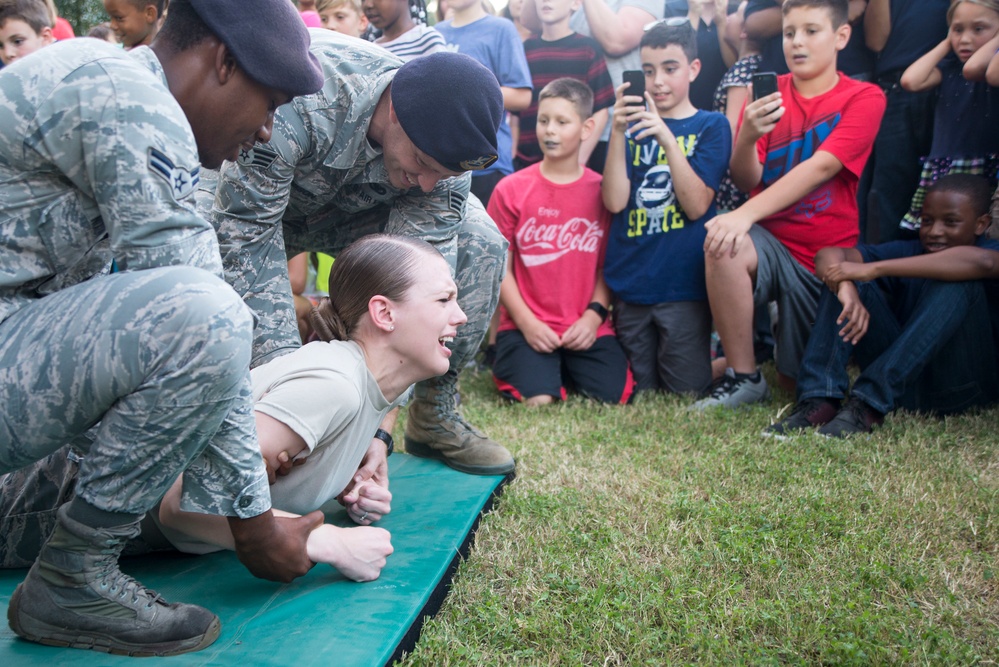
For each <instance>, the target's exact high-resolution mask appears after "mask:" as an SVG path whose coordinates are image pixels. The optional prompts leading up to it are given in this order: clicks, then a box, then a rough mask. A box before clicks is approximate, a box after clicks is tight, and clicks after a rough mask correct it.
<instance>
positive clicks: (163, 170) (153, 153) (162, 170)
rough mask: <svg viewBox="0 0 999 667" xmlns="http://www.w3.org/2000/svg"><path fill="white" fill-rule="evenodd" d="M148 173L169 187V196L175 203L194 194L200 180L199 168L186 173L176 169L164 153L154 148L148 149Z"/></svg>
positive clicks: (185, 170) (183, 170)
mask: <svg viewBox="0 0 999 667" xmlns="http://www.w3.org/2000/svg"><path fill="white" fill-rule="evenodd" d="M149 171H151V172H153V173H154V174H156V175H157V176H159V177H160V178H162V179H163V180H164V181H166V182H167V184H168V185H169V186H170V194H172V195H173V198H174V199H175V200H177V201H180V200H181V199H184V198H185V197H187V196H188V195H190V194H191V193H193V192H194V188H195V187H197V185H198V180H199V179H200V174H201V166H200V165H198V166H196V167H195V168H194V169H191V170H190V171H188V170H187V169H184V168H183V167H178V166H177V165H175V164H174V163H173V160H171V159H170V158H169V157H167V156H166V154H165V153H163V152H162V151H159V150H157V149H155V148H150V149H149Z"/></svg>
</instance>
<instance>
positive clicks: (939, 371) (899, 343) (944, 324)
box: [798, 280, 999, 414]
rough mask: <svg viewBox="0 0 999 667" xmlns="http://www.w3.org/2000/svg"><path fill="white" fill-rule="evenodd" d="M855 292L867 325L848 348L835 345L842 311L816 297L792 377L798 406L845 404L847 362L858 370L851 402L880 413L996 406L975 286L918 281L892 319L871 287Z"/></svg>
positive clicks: (988, 331)
mask: <svg viewBox="0 0 999 667" xmlns="http://www.w3.org/2000/svg"><path fill="white" fill-rule="evenodd" d="M857 289H858V291H859V292H860V298H861V300H862V301H863V303H864V306H865V307H866V308H867V310H868V312H869V313H870V323H869V325H868V329H867V333H866V335H865V336H864V337H863V338H862V339H861V340H860V342H859V343H858V344H857V345H856V346H854V345H852V344H850V343H847V342H845V341H844V340H843V339H842V338H841V337H840V335H839V331H840V329H841V328H842V325H838V324H836V318H837V317H839V314H840V313H841V312H842V310H843V308H842V305H841V304H840V303H839V300H838V299H837V298H836V295H834V294H833V293H831V292H830V291H828V290H823V294H822V297H821V298H820V299H819V308H818V313H817V316H816V321H815V327H814V329H812V335H811V338H810V339H809V341H808V346H807V347H806V348H805V356H804V358H803V359H802V361H801V369H800V371H799V374H798V400H799V401H800V400H805V399H808V398H839V399H842V398H845V397H846V395H847V390H848V389H849V386H850V380H849V376H848V375H847V370H846V365H847V362H848V361H849V360H850V355H851V354H852V355H854V358H855V360H856V362H857V364H858V365H859V366H860V368H861V369H862V371H861V374H860V377H858V378H857V380H856V382H854V385H853V391H852V392H851V394H852V396H854V397H856V398H859V399H861V400H862V401H864V402H865V403H867V404H868V405H870V406H871V407H872V408H874V409H875V410H877V411H878V412H881V413H888V412H891V411H892V410H894V409H896V408H906V409H909V410H923V411H929V412H937V413H941V414H947V413H953V412H960V411H962V410H966V409H968V408H970V407H973V406H976V405H984V404H987V403H990V402H992V401H994V400H996V398H997V396H999V379H997V374H996V358H995V350H994V349H993V344H992V326H991V324H990V321H989V311H988V304H987V301H986V299H985V291H984V289H983V288H982V285H981V283H980V282H975V281H971V282H941V281H934V280H926V281H923V285H922V287H921V288H919V287H917V289H919V293H918V299H916V300H914V303H915V305H914V306H913V307H911V310H910V312H898V313H897V312H896V311H895V310H894V309H893V308H892V303H891V296H890V295H889V294H886V293H885V291H883V290H882V288H881V287H880V286H879V284H878V283H877V282H876V281H874V282H863V283H857Z"/></svg>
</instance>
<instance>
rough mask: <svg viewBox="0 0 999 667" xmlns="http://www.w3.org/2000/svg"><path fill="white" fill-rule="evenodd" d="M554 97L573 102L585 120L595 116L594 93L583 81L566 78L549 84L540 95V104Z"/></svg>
mask: <svg viewBox="0 0 999 667" xmlns="http://www.w3.org/2000/svg"><path fill="white" fill-rule="evenodd" d="M553 97H557V98H560V99H563V100H568V101H569V102H571V103H572V106H574V107H576V112H577V113H578V114H579V117H580V118H582V119H583V120H586V119H587V118H589V117H590V116H592V115H593V91H592V90H590V87H589V86H587V85H586V84H585V83H583V82H582V81H578V80H576V79H571V78H569V77H565V76H564V77H562V78H561V79H555V80H554V81H551V82H549V83H548V85H547V86H545V87H544V88H542V89H541V93H539V94H538V104H539V105H540V104H541V100H547V99H549V98H553Z"/></svg>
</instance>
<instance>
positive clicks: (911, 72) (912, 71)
mask: <svg viewBox="0 0 999 667" xmlns="http://www.w3.org/2000/svg"><path fill="white" fill-rule="evenodd" d="M948 53H950V38H949V36H948V37H946V38H944V40H943V41H942V42H940V43H939V44H937V45H936V46H934V47H933V48H932V49H930V50H929V51H928V52H926V53H925V54H924V55H923V56H922V57H920V58H919V59H918V60H917V61H916V62H914V63H912V64H911V65H909V66H908V67H907V68H906V70H905V71H904V72H902V81H901V83H902V87H903V88H905V89H906V90H908V91H909V92H913V93H918V92H920V91H922V90H930V89H931V88H936V87H937V86H939V85H940V81H941V80H943V74H941V73H940V69H939V68H938V67H937V65H939V64H940V61H941V60H943V59H944V58H945V57H946V56H947V54H948Z"/></svg>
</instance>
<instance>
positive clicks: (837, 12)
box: [781, 0, 850, 29]
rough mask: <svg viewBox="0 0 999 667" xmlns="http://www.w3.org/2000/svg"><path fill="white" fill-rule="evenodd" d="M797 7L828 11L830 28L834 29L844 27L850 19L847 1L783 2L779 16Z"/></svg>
mask: <svg viewBox="0 0 999 667" xmlns="http://www.w3.org/2000/svg"><path fill="white" fill-rule="evenodd" d="M798 7H805V8H808V7H817V8H819V9H827V10H829V18H830V19H831V20H832V26H833V28H835V29H838V28H839V27H840V26H842V25H845V24H846V22H847V21H848V20H849V19H850V4H849V2H848V0H784V4H783V6H782V7H781V15H782V16H787V13H788V12H789V11H791V10H792V9H796V8H798Z"/></svg>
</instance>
